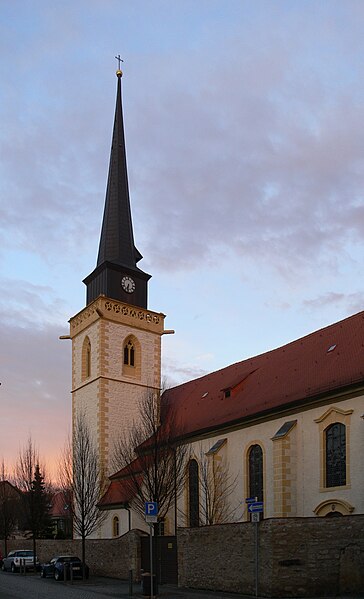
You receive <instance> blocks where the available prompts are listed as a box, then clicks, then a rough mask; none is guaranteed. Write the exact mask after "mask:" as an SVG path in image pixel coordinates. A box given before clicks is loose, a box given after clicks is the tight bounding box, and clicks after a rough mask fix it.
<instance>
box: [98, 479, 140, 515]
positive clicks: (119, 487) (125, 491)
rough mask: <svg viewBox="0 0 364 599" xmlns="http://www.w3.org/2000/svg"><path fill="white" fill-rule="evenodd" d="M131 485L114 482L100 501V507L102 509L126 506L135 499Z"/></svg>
mask: <svg viewBox="0 0 364 599" xmlns="http://www.w3.org/2000/svg"><path fill="white" fill-rule="evenodd" d="M133 496H134V494H133V492H132V489H131V485H130V484H128V482H127V481H125V480H124V481H123V480H112V481H111V482H110V484H109V486H108V488H107V491H106V493H105V494H104V495H103V496H102V498H101V499H100V501H99V503H98V506H99V507H100V508H101V509H102V508H106V507H109V508H111V507H117V506H125V505H126V504H128V503H129V502H130V500H131V499H132V498H133Z"/></svg>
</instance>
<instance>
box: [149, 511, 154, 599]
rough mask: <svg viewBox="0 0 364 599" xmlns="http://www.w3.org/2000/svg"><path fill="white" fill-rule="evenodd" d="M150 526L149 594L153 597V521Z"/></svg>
mask: <svg viewBox="0 0 364 599" xmlns="http://www.w3.org/2000/svg"><path fill="white" fill-rule="evenodd" d="M149 526H150V596H151V597H153V596H154V594H153V523H152V522H151V523H150V524H149Z"/></svg>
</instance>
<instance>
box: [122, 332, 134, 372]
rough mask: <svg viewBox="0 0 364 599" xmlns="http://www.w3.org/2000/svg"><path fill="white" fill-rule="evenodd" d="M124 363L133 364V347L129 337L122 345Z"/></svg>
mask: <svg viewBox="0 0 364 599" xmlns="http://www.w3.org/2000/svg"><path fill="white" fill-rule="evenodd" d="M124 364H125V365H126V366H135V349H134V344H133V342H132V341H131V339H129V341H128V342H127V343H126V344H125V346H124Z"/></svg>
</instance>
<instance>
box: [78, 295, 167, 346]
mask: <svg viewBox="0 0 364 599" xmlns="http://www.w3.org/2000/svg"><path fill="white" fill-rule="evenodd" d="M164 319H165V315H164V314H162V313H160V312H152V311H151V310H145V309H144V308H140V307H138V306H131V305H129V304H123V303H122V302H118V301H116V300H113V299H110V298H108V297H106V296H102V295H100V296H99V297H98V298H97V299H96V300H94V301H93V302H91V304H89V305H88V306H86V308H84V309H83V310H81V312H79V313H78V314H76V315H75V316H73V317H72V318H71V319H70V321H69V323H70V337H71V339H72V338H73V337H75V336H76V335H78V334H79V333H80V332H81V331H83V330H84V329H86V328H87V327H88V326H90V324H92V323H94V322H96V321H97V320H110V321H112V322H117V323H120V324H124V325H127V326H129V327H132V328H136V329H139V330H145V331H151V332H153V333H156V334H158V335H163V333H164Z"/></svg>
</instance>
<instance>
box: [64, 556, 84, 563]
mask: <svg viewBox="0 0 364 599" xmlns="http://www.w3.org/2000/svg"><path fill="white" fill-rule="evenodd" d="M64 561H65V562H80V561H81V560H80V558H79V557H65V558H64Z"/></svg>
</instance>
